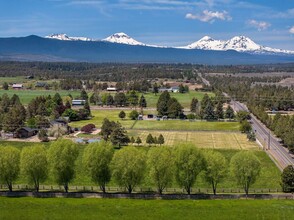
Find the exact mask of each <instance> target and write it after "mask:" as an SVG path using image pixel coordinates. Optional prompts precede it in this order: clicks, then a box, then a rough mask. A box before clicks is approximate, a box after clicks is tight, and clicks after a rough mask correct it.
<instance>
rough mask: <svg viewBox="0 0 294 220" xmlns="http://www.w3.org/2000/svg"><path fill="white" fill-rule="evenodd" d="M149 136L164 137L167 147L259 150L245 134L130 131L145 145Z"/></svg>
mask: <svg viewBox="0 0 294 220" xmlns="http://www.w3.org/2000/svg"><path fill="white" fill-rule="evenodd" d="M148 134H152V136H153V137H158V136H159V135H160V134H162V135H163V137H164V140H165V145H168V146H176V145H178V144H181V143H191V144H193V145H195V146H197V147H200V148H213V149H235V150H240V149H248V150H249V149H255V150H256V149H258V145H257V144H256V143H255V142H250V141H248V140H247V137H246V135H245V134H241V133H239V132H238V133H237V132H202V131H187V132H185V131H146V130H129V136H133V137H134V138H135V139H136V137H138V136H139V137H140V138H141V140H142V141H143V142H144V143H145V140H146V137H147V135H148Z"/></svg>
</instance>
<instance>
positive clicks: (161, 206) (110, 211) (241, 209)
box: [0, 197, 294, 220]
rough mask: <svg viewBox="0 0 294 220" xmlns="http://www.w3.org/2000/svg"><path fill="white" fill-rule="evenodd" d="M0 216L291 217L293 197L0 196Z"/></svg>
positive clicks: (109, 217)
mask: <svg viewBox="0 0 294 220" xmlns="http://www.w3.org/2000/svg"><path fill="white" fill-rule="evenodd" d="M0 210H1V211H0V219H3V220H4V219H22V220H26V219H99V220H103V219H106V220H109V219H120V220H122V219H128V220H129V219H142V220H143V219H169V220H170V219H199V220H201V219H203V220H208V219H213V220H218V219H221V220H223V219H230V220H231V219H250V220H254V219H285V220H288V219H293V215H294V200H136V199H65V198H50V199H40V198H6V197H0Z"/></svg>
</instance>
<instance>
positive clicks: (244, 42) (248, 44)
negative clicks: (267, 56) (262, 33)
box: [224, 36, 262, 51]
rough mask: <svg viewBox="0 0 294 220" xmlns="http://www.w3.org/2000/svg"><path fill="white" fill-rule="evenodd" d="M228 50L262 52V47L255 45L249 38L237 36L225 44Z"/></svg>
mask: <svg viewBox="0 0 294 220" xmlns="http://www.w3.org/2000/svg"><path fill="white" fill-rule="evenodd" d="M224 48H226V50H236V51H257V50H262V46H261V45H259V44H257V43H255V42H254V41H253V40H251V39H250V38H249V37H246V36H235V37H233V38H231V39H230V40H228V41H227V42H226V43H225V44H224Z"/></svg>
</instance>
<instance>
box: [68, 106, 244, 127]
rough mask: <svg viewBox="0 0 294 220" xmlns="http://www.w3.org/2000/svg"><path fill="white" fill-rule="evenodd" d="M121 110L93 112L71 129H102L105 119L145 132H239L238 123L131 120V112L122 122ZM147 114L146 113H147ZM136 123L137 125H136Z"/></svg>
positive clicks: (128, 111)
mask: <svg viewBox="0 0 294 220" xmlns="http://www.w3.org/2000/svg"><path fill="white" fill-rule="evenodd" d="M120 111H121V110H119V109H113V110H109V109H102V110H92V111H91V113H92V115H93V118H92V119H90V120H83V121H77V122H71V123H70V124H69V125H70V126H71V127H82V126H84V125H86V124H89V123H93V124H94V125H96V127H97V128H100V127H101V125H102V122H103V119H104V118H108V119H109V120H111V121H115V122H116V121H119V122H120V123H121V124H122V125H123V126H124V127H125V128H126V129H130V128H133V129H144V130H177V131H239V123H238V122H219V121H214V122H207V121H189V120H165V121H163V120H161V121H157V120H140V121H137V122H136V123H135V121H133V120H130V119H129V117H128V115H129V113H130V112H131V110H124V112H125V113H126V119H124V120H121V119H120V118H119V117H118V114H119V112H120ZM145 114H146V112H145ZM134 123H135V125H134ZM133 125H134V126H133Z"/></svg>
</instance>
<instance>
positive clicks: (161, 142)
mask: <svg viewBox="0 0 294 220" xmlns="http://www.w3.org/2000/svg"><path fill="white" fill-rule="evenodd" d="M157 143H158V144H159V145H162V144H164V137H163V135H162V134H160V135H159V137H158V139H157Z"/></svg>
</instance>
